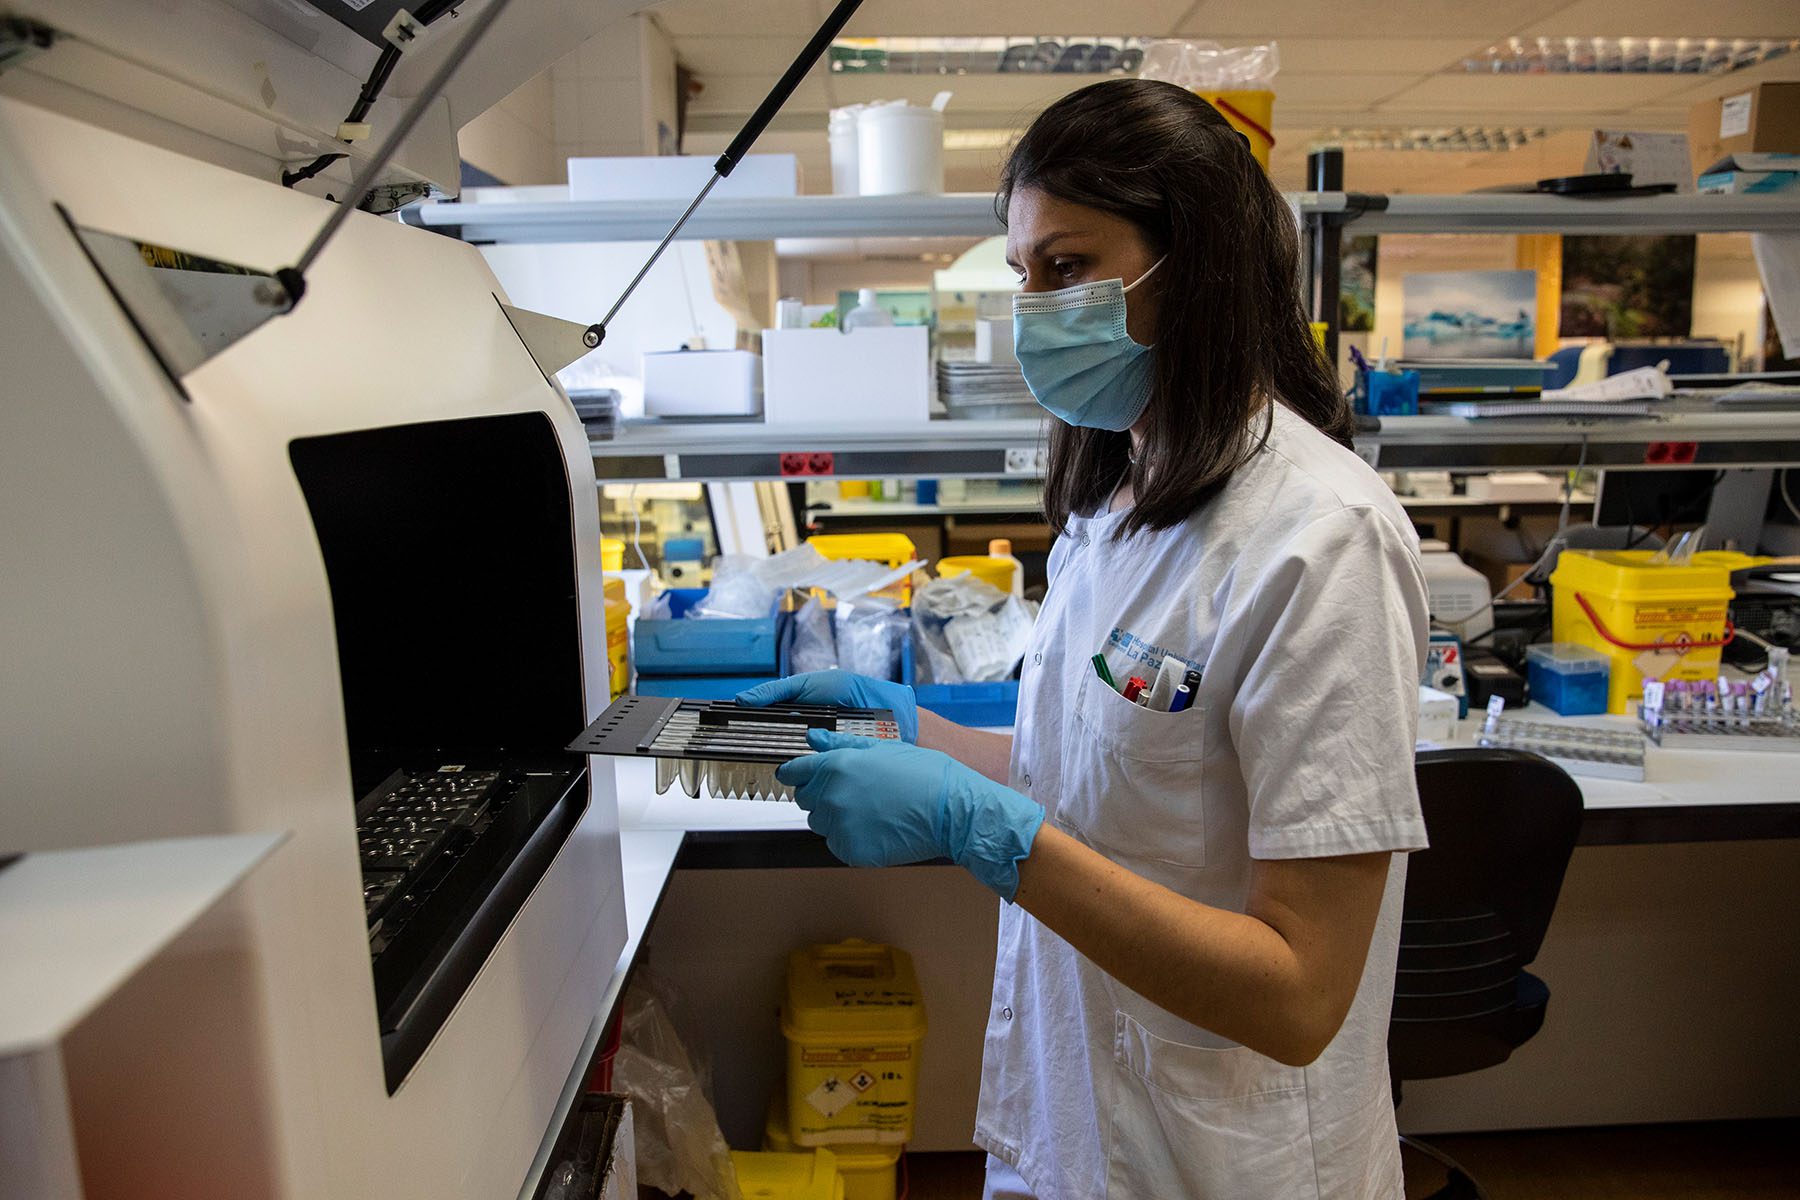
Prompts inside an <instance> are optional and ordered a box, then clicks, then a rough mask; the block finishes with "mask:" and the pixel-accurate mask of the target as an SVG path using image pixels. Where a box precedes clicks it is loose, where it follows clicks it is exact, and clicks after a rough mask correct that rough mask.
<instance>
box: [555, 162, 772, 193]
mask: <svg viewBox="0 0 1800 1200" xmlns="http://www.w3.org/2000/svg"><path fill="white" fill-rule="evenodd" d="M712 173H713V160H712V159H710V158H707V157H705V156H704V155H699V154H665V155H647V156H643V157H638V158H571V159H570V160H569V199H571V200H692V199H693V198H694V196H695V195H696V194H698V193H699V191H700V189H701V188H703V187H705V186H706V181H707V180H708V179H711V178H712ZM712 194H713V195H714V196H724V197H728V198H729V197H733V196H735V197H737V198H738V199H740V200H742V199H746V198H751V197H758V196H797V195H799V194H800V160H799V159H798V158H796V157H795V156H794V155H792V154H748V155H745V156H744V158H743V159H742V160H741V161H740V162H739V163H738V165H737V166H736V167H734V168H733V169H732V172H731V174H729V175H727V176H726V177H725V178H723V179H721V180H719V183H718V186H717V187H715V188H713V190H712Z"/></svg>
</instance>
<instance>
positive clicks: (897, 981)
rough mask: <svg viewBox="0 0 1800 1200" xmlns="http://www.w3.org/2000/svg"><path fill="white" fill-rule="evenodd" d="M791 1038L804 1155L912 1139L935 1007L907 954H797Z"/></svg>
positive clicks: (847, 949) (793, 1117) (791, 1094)
mask: <svg viewBox="0 0 1800 1200" xmlns="http://www.w3.org/2000/svg"><path fill="white" fill-rule="evenodd" d="M781 1032H782V1034H783V1035H784V1036H785V1037H786V1038H787V1107H788V1125H789V1129H788V1132H789V1134H790V1135H791V1136H792V1137H793V1139H794V1143H795V1144H796V1145H798V1146H825V1145H841V1144H845V1143H854V1144H859V1145H863V1144H881V1145H895V1144H900V1143H904V1142H907V1141H910V1140H911V1139H912V1129H913V1106H914V1104H915V1103H916V1101H917V1098H918V1070H919V1048H920V1044H921V1043H922V1042H924V1040H925V1004H924V1001H923V1000H922V999H921V998H920V996H919V980H918V976H916V975H915V974H914V973H913V965H912V958H911V957H910V956H909V955H908V954H907V953H906V952H905V951H904V950H896V949H894V948H893V947H892V946H881V945H877V944H875V943H873V942H865V941H860V940H858V939H854V938H852V939H851V940H849V941H845V942H838V943H835V944H833V945H824V946H808V947H806V948H805V949H802V950H796V951H794V952H793V953H792V954H790V955H788V969H787V995H786V998H785V999H784V1001H783V1003H782V1006H781Z"/></svg>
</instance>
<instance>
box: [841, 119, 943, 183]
mask: <svg viewBox="0 0 1800 1200" xmlns="http://www.w3.org/2000/svg"><path fill="white" fill-rule="evenodd" d="M856 142H857V146H856V156H857V158H856V175H857V191H858V192H859V193H860V194H862V195H864V196H903V195H937V194H938V193H940V192H942V191H943V190H944V114H943V113H942V112H941V111H939V110H938V109H935V108H927V107H923V106H920V105H914V104H907V103H904V102H897V103H894V104H879V105H870V106H869V107H867V108H865V109H863V110H862V112H860V113H858V114H857V117H856Z"/></svg>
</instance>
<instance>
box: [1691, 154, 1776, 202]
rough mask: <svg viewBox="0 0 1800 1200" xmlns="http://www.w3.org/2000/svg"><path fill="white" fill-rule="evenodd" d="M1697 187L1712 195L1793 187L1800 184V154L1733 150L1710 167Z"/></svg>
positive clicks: (1701, 177)
mask: <svg viewBox="0 0 1800 1200" xmlns="http://www.w3.org/2000/svg"><path fill="white" fill-rule="evenodd" d="M1697 187H1698V189H1699V191H1700V193H1701V194H1702V195H1709V196H1735V195H1749V194H1751V193H1758V194H1763V195H1767V194H1769V193H1771V192H1786V191H1792V190H1794V189H1795V188H1797V187H1800V154H1734V155H1732V156H1731V157H1730V158H1723V159H1720V160H1719V161H1718V162H1716V163H1714V164H1713V165H1712V166H1710V167H1708V168H1707V170H1706V173H1705V174H1704V175H1702V176H1700V182H1699V184H1698V185H1697Z"/></svg>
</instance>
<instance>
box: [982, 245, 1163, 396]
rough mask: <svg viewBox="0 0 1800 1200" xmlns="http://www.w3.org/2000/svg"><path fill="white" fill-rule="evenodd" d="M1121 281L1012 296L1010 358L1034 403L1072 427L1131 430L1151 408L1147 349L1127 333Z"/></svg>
mask: <svg viewBox="0 0 1800 1200" xmlns="http://www.w3.org/2000/svg"><path fill="white" fill-rule="evenodd" d="M1163 261H1164V260H1162V259H1157V260H1156V262H1155V263H1154V264H1152V265H1151V267H1150V270H1149V271H1145V272H1144V273H1143V274H1142V275H1140V276H1138V278H1137V282H1136V283H1133V284H1131V285H1130V286H1129V287H1128V286H1126V283H1125V281H1124V280H1123V279H1105V280H1101V281H1100V282H1098V283H1080V284H1076V285H1075V286H1074V287H1066V288H1061V289H1059V290H1057V291H1054V292H1021V293H1020V294H1018V295H1016V296H1014V297H1013V353H1015V354H1016V355H1018V357H1019V367H1020V368H1021V369H1022V370H1023V371H1024V373H1025V384H1026V386H1027V387H1029V388H1030V389H1031V394H1032V395H1033V396H1036V397H1037V402H1038V403H1039V404H1041V405H1043V406H1044V407H1045V408H1046V409H1048V410H1049V411H1050V413H1051V414H1052V415H1053V416H1055V417H1057V418H1059V419H1061V420H1063V421H1065V422H1067V423H1068V424H1070V425H1085V426H1086V427H1088V428H1089V429H1110V430H1113V431H1114V432H1119V431H1123V430H1126V429H1130V428H1131V427H1132V426H1133V425H1135V424H1136V423H1137V419H1138V418H1139V417H1141V416H1143V415H1144V409H1145V407H1146V406H1147V405H1148V404H1149V403H1150V383H1151V375H1150V365H1151V360H1150V347H1148V346H1140V345H1139V344H1138V343H1136V342H1134V341H1132V340H1131V335H1130V334H1128V333H1126V332H1125V294H1126V293H1127V292H1129V291H1131V289H1132V288H1135V287H1136V286H1137V285H1138V284H1139V283H1142V282H1144V280H1146V279H1148V278H1150V275H1151V272H1153V271H1155V270H1156V268H1157V267H1160V266H1162V264H1163Z"/></svg>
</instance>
